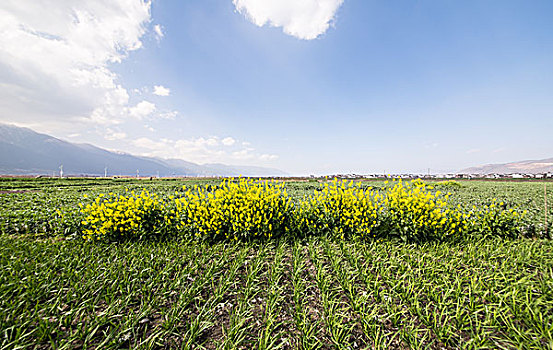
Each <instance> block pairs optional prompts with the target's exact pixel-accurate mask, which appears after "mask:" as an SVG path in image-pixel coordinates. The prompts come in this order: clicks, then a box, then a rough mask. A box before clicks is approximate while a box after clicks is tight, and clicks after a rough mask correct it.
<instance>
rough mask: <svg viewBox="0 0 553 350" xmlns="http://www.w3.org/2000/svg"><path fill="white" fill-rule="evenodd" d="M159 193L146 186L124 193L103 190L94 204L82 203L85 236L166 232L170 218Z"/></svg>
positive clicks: (108, 237) (126, 236)
mask: <svg viewBox="0 0 553 350" xmlns="http://www.w3.org/2000/svg"><path fill="white" fill-rule="evenodd" d="M164 207H165V205H164V203H163V202H162V201H161V200H160V199H159V197H158V196H157V195H156V194H150V193H149V192H148V191H146V190H143V191H142V192H140V193H135V192H134V191H131V192H127V193H125V194H124V195H118V194H114V193H109V194H107V195H105V194H100V195H99V196H98V197H97V198H96V200H95V201H94V202H93V203H91V204H86V205H83V204H81V213H82V214H83V216H84V219H83V220H82V222H81V225H82V228H83V229H82V232H83V238H85V239H96V240H99V239H102V240H120V239H139V238H142V237H144V236H162V235H164V234H165V233H167V231H168V228H169V226H170V224H171V218H170V217H169V216H168V215H167V214H166V211H165V210H164Z"/></svg>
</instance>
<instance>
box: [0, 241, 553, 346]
mask: <svg viewBox="0 0 553 350" xmlns="http://www.w3.org/2000/svg"><path fill="white" fill-rule="evenodd" d="M0 262H1V265H2V267H3V269H2V270H1V271H0V330H1V332H2V337H1V339H2V343H1V346H2V348H22V349H23V348H29V347H35V346H36V347H38V348H59V349H63V348H74V347H86V348H89V347H96V348H152V347H172V348H173V347H174V348H183V349H196V348H202V347H205V348H212V349H214V348H218V349H237V348H243V349H253V348H255V349H275V348H293V349H316V348H324V349H327V348H333V349H354V348H382V349H385V348H412V349H422V348H467V349H483V348H489V349H497V348H513V349H514V348H525V349H542V348H551V347H553V322H552V321H553V312H552V310H553V292H552V290H553V243H552V242H551V241H545V240H486V241H478V242H472V243H469V242H467V243H465V244H462V245H459V244H451V243H429V244H424V245H413V244H405V243H401V242H395V241H394V242H393V241H386V242H366V241H357V242H339V241H336V240H334V239H330V238H323V237H320V238H316V239H310V240H307V241H304V242H268V243H264V244H261V245H257V246H252V245H248V244H243V243H234V244H223V243H219V244H214V245H204V244H198V243H192V242H170V243H154V242H150V243H134V244H131V243H123V244H115V245H103V244H83V243H81V242H78V241H69V240H36V239H35V238H29V237H14V236H2V237H0Z"/></svg>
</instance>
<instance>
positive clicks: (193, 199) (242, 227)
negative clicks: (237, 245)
mask: <svg viewBox="0 0 553 350" xmlns="http://www.w3.org/2000/svg"><path fill="white" fill-rule="evenodd" d="M184 190H185V193H184V195H183V196H182V197H180V198H176V199H175V203H176V210H175V214H176V219H177V222H178V224H177V225H178V226H177V229H178V230H183V229H191V230H192V232H193V233H194V234H195V235H196V236H201V237H210V238H222V237H225V238H227V239H233V240H237V239H238V238H241V239H243V238H253V237H267V238H270V237H272V236H274V235H279V234H284V233H286V232H288V230H289V221H290V216H291V214H292V212H293V208H292V207H293V205H292V201H291V200H290V198H289V197H288V195H287V193H286V190H285V189H284V184H276V183H274V182H268V181H257V182H256V181H253V180H246V179H242V178H240V179H238V180H234V179H229V180H224V181H223V182H222V183H221V184H220V185H218V186H216V187H215V188H205V187H198V186H194V188H192V189H187V188H186V187H185V188H184Z"/></svg>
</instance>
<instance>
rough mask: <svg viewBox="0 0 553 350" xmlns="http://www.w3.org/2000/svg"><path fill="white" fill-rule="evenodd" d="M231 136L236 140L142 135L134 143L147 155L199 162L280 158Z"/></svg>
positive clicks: (138, 150)
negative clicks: (239, 143) (160, 137)
mask: <svg viewBox="0 0 553 350" xmlns="http://www.w3.org/2000/svg"><path fill="white" fill-rule="evenodd" d="M228 139H232V140H234V141H236V140H235V139H233V138H231V137H226V138H224V139H220V138H218V137H216V136H211V137H197V138H190V139H178V140H170V139H158V140H153V139H150V138H146V137H142V138H139V139H136V140H133V141H132V142H131V143H132V145H133V146H134V147H136V148H137V149H136V151H137V152H138V153H141V154H142V155H144V156H149V157H161V158H177V159H184V160H187V161H191V162H196V163H215V162H221V163H234V162H236V161H239V162H241V163H243V162H244V161H247V162H248V163H252V164H255V163H256V162H258V161H271V160H275V159H276V158H278V157H277V156H276V155H268V154H258V153H256V152H255V149H254V148H252V147H243V146H240V145H237V144H236V142H235V143H233V145H228ZM224 140H227V141H224ZM225 142H227V144H225Z"/></svg>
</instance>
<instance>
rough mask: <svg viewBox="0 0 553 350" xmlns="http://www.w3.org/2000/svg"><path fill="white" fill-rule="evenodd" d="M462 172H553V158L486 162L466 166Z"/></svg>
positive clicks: (483, 173) (484, 173)
mask: <svg viewBox="0 0 553 350" xmlns="http://www.w3.org/2000/svg"><path fill="white" fill-rule="evenodd" d="M459 173H460V174H482V175H488V174H543V173H553V158H547V159H541V160H524V161H520V162H512V163H504V164H486V165H482V166H476V167H471V168H466V169H463V170H461V171H459Z"/></svg>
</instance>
